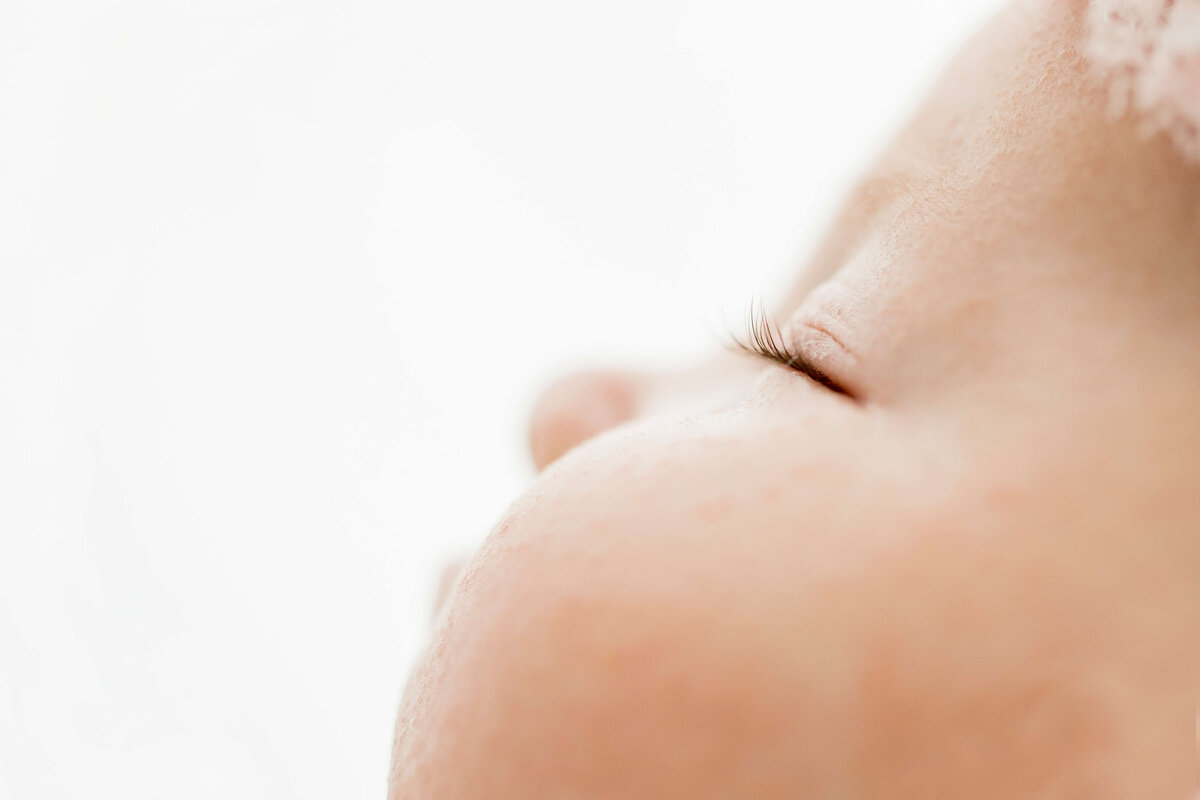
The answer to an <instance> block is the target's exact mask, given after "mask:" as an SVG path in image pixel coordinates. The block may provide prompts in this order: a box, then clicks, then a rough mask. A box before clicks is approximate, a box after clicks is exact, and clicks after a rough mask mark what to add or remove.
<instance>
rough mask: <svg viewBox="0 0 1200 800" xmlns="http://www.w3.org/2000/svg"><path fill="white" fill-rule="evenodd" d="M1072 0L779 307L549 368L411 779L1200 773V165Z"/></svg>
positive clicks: (742, 792)
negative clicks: (751, 352)
mask: <svg viewBox="0 0 1200 800" xmlns="http://www.w3.org/2000/svg"><path fill="white" fill-rule="evenodd" d="M1085 17H1086V4H1084V3H1070V2H1050V1H1049V0H1032V1H1031V2H1022V3H1018V4H1015V5H1013V6H1011V7H1009V8H1008V9H1006V10H1005V11H1004V12H1003V13H1002V14H1001V15H1000V16H998V17H997V18H996V19H995V20H993V22H992V23H991V24H990V25H989V26H987V28H986V29H985V30H984V31H983V32H981V33H980V34H979V35H978V36H977V37H976V38H975V40H974V41H972V42H971V43H970V44H969V45H968V46H967V47H966V48H965V50H964V52H963V54H962V55H961V56H960V57H959V58H958V59H957V60H956V61H955V62H954V63H952V64H951V65H950V66H949V67H948V68H947V70H946V72H945V74H944V76H943V78H942V80H941V81H940V82H939V83H938V85H937V86H936V87H935V88H934V89H933V91H932V92H931V94H930V96H929V97H928V98H927V100H926V102H925V103H924V104H923V106H922V107H921V109H920V110H919V112H918V113H917V114H916V115H915V116H914V118H913V121H912V122H911V123H910V124H909V125H908V126H907V127H906V128H905V129H904V130H903V131H902V132H901V133H900V135H899V136H898V137H897V138H896V140H895V141H894V142H893V144H892V145H891V146H890V147H889V148H888V149H887V151H886V152H885V153H884V154H883V155H882V156H881V157H880V158H879V160H878V161H877V163H876V164H875V165H874V166H873V168H872V169H871V170H869V172H868V173H867V176H866V177H865V178H864V180H863V181H862V182H861V184H860V185H859V186H858V187H857V188H856V189H855V191H854V192H853V193H852V195H851V197H850V199H849V200H848V201H847V203H846V204H845V206H844V208H843V210H842V212H841V213H840V214H839V215H838V217H837V219H836V220H835V222H834V224H833V226H832V228H831V231H830V233H829V235H828V237H827V239H826V241H825V242H824V244H823V245H822V246H821V247H820V248H819V250H818V252H817V253H816V254H815V255H814V257H813V258H812V259H811V260H810V261H809V263H808V264H806V265H805V267H804V269H803V270H801V271H800V275H801V277H800V278H799V279H798V282H797V284H796V287H795V290H794V291H793V292H792V293H791V295H790V297H789V298H788V299H787V301H786V302H784V303H782V304H781V306H780V307H779V308H778V318H779V319H780V320H781V321H782V322H784V324H785V329H786V333H785V335H786V336H787V337H789V341H791V342H792V343H793V344H794V345H795V346H796V347H797V348H799V349H801V350H803V351H804V352H805V353H806V354H807V355H809V356H810V357H811V358H812V359H813V360H815V361H817V362H818V363H819V364H820V365H821V366H822V368H823V369H824V370H825V371H826V372H827V373H828V374H829V375H831V376H832V377H834V378H835V379H836V380H837V382H838V383H840V384H841V385H842V386H844V387H846V388H848V389H849V390H851V392H852V394H853V397H852V398H850V397H846V396H844V395H840V394H836V393H833V392H831V391H829V390H828V389H826V388H824V387H823V386H820V385H818V384H816V383H814V382H813V381H811V380H810V379H809V378H807V377H805V376H803V375H800V374H798V373H796V372H793V371H790V370H789V369H787V368H785V367H783V366H778V365H773V364H768V363H766V362H759V361H754V360H752V359H750V358H746V357H742V356H738V355H734V354H723V355H720V356H717V357H714V358H713V359H712V361H711V362H709V363H706V364H704V365H702V366H699V367H696V368H694V369H690V370H682V371H680V372H678V373H674V374H646V373H621V372H592V373H584V374H581V375H578V376H574V377H572V378H568V379H565V380H564V381H563V382H561V383H560V384H558V385H556V386H555V387H552V388H551V389H550V390H549V391H548V392H547V393H546V395H545V397H544V398H543V400H542V402H541V403H540V404H539V406H538V410H537V413H536V415H535V418H534V420H533V426H532V433H531V444H532V450H533V453H534V456H535V459H536V460H537V462H538V465H539V467H544V468H545V469H544V471H543V472H542V474H541V476H540V477H539V479H538V481H537V482H536V483H535V484H534V486H533V487H532V488H531V489H530V491H529V492H528V493H527V494H526V495H525V496H524V497H522V498H521V499H520V500H519V501H517V503H516V504H515V505H514V506H513V508H512V509H511V511H510V513H509V514H508V515H507V516H506V518H505V519H504V520H502V521H501V523H500V524H499V525H498V526H497V527H496V529H495V530H494V531H493V532H492V533H491V535H490V536H489V538H488V539H487V541H486V543H485V544H484V546H483V547H482V549H481V550H480V552H479V553H477V554H476V555H475V556H474V558H473V559H472V560H471V561H470V563H469V564H468V565H467V567H466V569H465V570H464V572H463V575H462V577H461V578H460V579H459V580H458V582H457V583H456V585H455V587H454V589H453V591H452V593H451V596H450V599H449V601H448V605H447V609H446V611H445V613H444V614H443V615H442V618H441V622H440V625H439V627H438V629H437V631H436V634H435V636H434V641H433V642H432V645H431V647H430V649H429V651H428V653H427V655H426V657H425V658H424V660H423V661H422V663H421V664H420V666H419V667H418V669H417V671H416V673H415V674H414V676H413V678H412V680H411V682H410V684H409V688H408V691H407V693H406V696H405V699H404V701H403V704H402V707H401V710H400V715H399V719H398V723H397V730H396V743H395V751H394V760H393V765H392V774H391V781H390V797H391V798H393V800H401V799H403V800H466V799H467V798H472V799H475V798H490V799H492V800H506V799H508V798H512V799H514V800H515V798H596V799H597V800H610V799H611V800H617V799H618V798H619V799H620V800H634V799H636V798H676V797H678V798H689V799H690V800H696V799H699V798H757V799H758V800H772V799H773V798H805V800H818V799H823V798H829V799H830V800H833V799H835V798H836V799H837V800H885V799H887V800H901V799H904V800H917V799H918V798H920V799H921V800H938V799H940V798H946V799H947V800H949V799H950V798H953V799H954V800H960V799H961V798H972V799H973V800H992V799H995V800H999V799H1000V798H1005V799H1006V800H1012V799H1013V798H1039V799H1043V798H1063V799H1064V800H1066V798H1080V799H1082V798H1087V799H1088V800H1106V799H1108V798H1113V799H1114V800H1115V799H1117V798H1129V800H1135V799H1136V800H1188V798H1190V797H1192V796H1194V794H1195V792H1196V789H1197V787H1198V786H1200V767H1198V763H1197V762H1198V758H1197V752H1196V700H1197V689H1198V687H1200V492H1198V491H1197V490H1196V478H1197V476H1198V475H1200V413H1198V412H1197V409H1200V369H1198V367H1200V175H1197V174H1196V172H1194V171H1191V170H1190V169H1189V168H1188V167H1187V166H1186V165H1185V164H1184V162H1183V161H1182V159H1181V158H1180V157H1179V155H1178V153H1177V152H1176V151H1175V150H1174V149H1173V148H1172V146H1171V145H1170V144H1169V143H1168V142H1166V141H1165V140H1151V141H1145V140H1143V139H1142V138H1141V137H1140V136H1139V134H1138V132H1137V130H1136V126H1135V124H1134V123H1132V122H1128V121H1116V122H1114V121H1112V120H1111V118H1110V117H1109V116H1108V114H1107V113H1106V112H1107V99H1108V96H1107V91H1106V88H1105V87H1104V86H1103V85H1102V84H1101V83H1100V82H1099V81H1098V79H1097V78H1096V77H1095V75H1094V73H1093V72H1091V71H1090V70H1089V68H1088V66H1087V65H1086V64H1085V63H1084V61H1083V58H1082V56H1081V55H1080V52H1081V49H1082V45H1083V42H1084V40H1085V36H1086V24H1085V22H1086V20H1085Z"/></svg>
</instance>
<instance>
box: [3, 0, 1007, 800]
mask: <svg viewBox="0 0 1200 800" xmlns="http://www.w3.org/2000/svg"><path fill="white" fill-rule="evenodd" d="M995 6H996V2H995V1H994V0H928V1H927V2H916V1H915V0H914V1H913V2H897V1H896V0H869V1H868V0H861V1H860V2H855V3H833V2H823V3H817V2H795V1H794V0H793V1H792V2H782V1H780V0H741V1H740V2H737V3H733V2H714V1H710V0H694V1H688V2H684V1H682V0H680V1H679V2H671V1H669V0H637V1H636V2H632V1H626V0H619V1H618V2H607V3H563V2H548V0H513V2H508V3H498V2H482V1H481V0H437V2H434V1H433V0H400V2H383V0H337V1H336V2H334V0H291V1H290V2H280V1H279V0H204V2H199V1H197V2H164V1H163V0H140V1H138V2H134V1H132V0H127V1H122V0H87V1H86V2H83V1H82V0H80V1H79V2H62V1H61V0H5V1H4V3H3V4H2V5H0V797H4V798H14V800H15V799H18V798H79V797H90V798H109V797H112V798H126V799H128V798H135V799H136V798H166V797H169V798H179V799H183V800H187V799H189V798H211V797H222V798H329V797H338V798H382V796H383V794H384V790H385V780H386V774H387V765H388V753H389V745H390V739H391V724H392V718H393V715H394V713H395V710H396V705H397V702H398V699H399V695H400V691H401V687H402V685H403V683H404V680H405V676H406V673H407V671H408V669H409V667H410V666H411V664H412V662H413V659H414V658H415V656H416V654H417V653H418V652H419V648H420V646H421V643H422V641H423V639H424V637H425V636H426V635H427V633H428V627H427V621H426V620H427V617H428V614H429V610H430V602H431V597H432V595H433V593H434V591H435V587H436V584H437V578H438V573H439V570H440V566H441V564H442V562H443V561H445V560H447V559H449V558H453V557H454V556H456V555H459V554H463V553H467V552H469V551H470V549H471V548H472V547H473V546H475V545H476V544H477V543H478V542H479V541H480V540H481V539H482V538H483V537H484V536H485V535H486V533H487V532H488V530H489V528H490V527H491V526H492V524H493V523H494V522H495V521H496V520H497V519H498V518H499V517H500V515H501V514H502V513H503V511H504V509H505V507H506V506H507V505H508V503H509V502H511V501H512V500H513V499H514V498H515V497H516V496H517V495H518V494H519V493H520V492H521V491H522V488H523V487H524V486H525V485H527V483H528V482H529V481H530V479H531V477H532V468H531V466H530V463H529V461H528V457H527V455H526V451H525V439H524V436H525V422H526V418H527V415H528V413H529V411H530V408H531V404H532V402H533V399H534V398H535V397H536V394H537V390H538V389H539V387H541V386H543V385H544V384H545V382H546V381H547V380H548V379H549V378H551V377H552V376H553V375H555V374H556V373H557V372H559V371H561V370H564V369H568V368H571V367H575V366H579V365H583V364H588V363H592V362H593V361H594V360H595V359H601V360H609V359H612V358H617V359H620V358H622V357H631V358H637V359H650V360H652V361H654V362H655V363H665V364H671V363H682V362H684V361H686V360H688V359H691V358H693V357H695V356H697V355H699V354H701V353H703V352H704V351H705V350H706V349H707V348H710V347H712V346H713V343H714V339H713V336H714V332H715V331H716V332H719V331H720V329H721V325H722V324H723V323H724V322H726V321H733V322H734V323H739V322H740V321H741V320H742V318H743V316H744V313H745V311H744V309H745V307H746V305H747V304H748V302H749V301H750V300H751V298H753V297H755V296H766V297H770V296H772V295H773V294H774V293H776V292H778V291H779V290H780V289H781V288H782V287H783V286H785V285H786V283H787V282H788V276H789V274H790V271H791V270H794V269H795V266H796V265H797V263H799V260H800V259H799V257H800V255H801V254H802V253H803V252H804V250H805V248H806V247H808V246H810V245H811V243H812V242H813V240H814V239H815V237H816V235H817V234H818V233H819V232H820V229H821V227H822V226H823V224H824V223H825V221H826V220H827V218H828V216H829V214H830V213H831V211H832V210H833V208H834V205H835V204H836V202H837V201H838V199H839V197H840V195H841V193H842V192H843V191H844V190H845V188H846V186H847V183H848V181H849V180H850V179H851V178H852V177H853V176H854V174H855V173H856V172H857V170H858V169H859V168H861V167H862V165H863V164H864V163H865V162H866V161H867V160H868V158H869V157H870V156H871V154H872V153H873V151H874V149H875V148H876V147H877V146H878V145H879V144H880V143H881V142H882V141H883V140H884V139H885V137H886V135H887V134H888V133H889V131H891V130H892V129H893V128H894V127H895V125H896V124H897V123H898V122H899V121H900V120H901V118H902V114H903V112H904V111H905V110H906V109H907V108H909V106H910V105H911V104H912V103H913V102H914V100H915V98H916V97H917V95H918V94H919V92H920V90H921V89H922V87H923V86H924V85H925V83H926V82H927V81H928V79H929V78H930V77H931V74H932V72H933V71H934V70H935V69H936V67H937V66H938V65H940V64H941V63H942V62H943V61H944V60H945V58H946V57H947V55H948V54H949V52H950V51H951V49H952V48H953V47H954V46H955V45H956V44H957V43H959V42H960V41H961V40H962V39H963V37H964V36H965V35H967V34H968V32H969V31H970V30H971V28H972V27H973V26H974V25H976V24H977V23H978V22H979V21H980V20H981V19H982V18H983V16H984V15H986V14H987V13H988V12H989V11H990V10H992V9H993V8H994V7H995Z"/></svg>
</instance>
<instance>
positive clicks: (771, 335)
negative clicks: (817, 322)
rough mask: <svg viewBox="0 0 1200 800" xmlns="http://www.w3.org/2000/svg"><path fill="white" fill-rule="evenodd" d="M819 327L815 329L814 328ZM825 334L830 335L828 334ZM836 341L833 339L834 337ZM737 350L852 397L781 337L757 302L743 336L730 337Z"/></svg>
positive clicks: (751, 309) (794, 346)
mask: <svg viewBox="0 0 1200 800" xmlns="http://www.w3.org/2000/svg"><path fill="white" fill-rule="evenodd" d="M815 330H819V329H815ZM826 336H829V338H830V339H833V336H832V334H829V333H828V332H826ZM834 341H835V342H836V339H834ZM733 344H734V346H735V348H736V349H737V350H740V351H742V352H745V353H749V354H750V355H754V356H758V357H761V358H765V359H767V360H768V361H773V362H775V363H777V364H780V365H782V366H784V367H787V368H788V369H790V370H793V371H795V372H799V373H802V374H803V375H805V376H806V377H808V378H809V379H810V380H812V381H813V382H814V383H817V384H820V385H821V386H823V387H824V388H826V389H828V390H829V391H832V392H835V393H837V394H841V395H845V396H846V397H849V398H851V399H854V393H853V392H851V391H850V390H848V389H846V388H845V387H844V386H842V385H841V384H840V383H839V382H838V381H837V380H835V379H834V378H833V377H832V376H831V375H830V374H829V373H828V372H827V371H826V370H824V369H823V368H822V367H821V366H820V365H819V364H817V363H816V362H815V361H814V360H813V359H812V358H811V357H809V356H808V355H807V354H806V353H805V351H804V350H803V349H802V348H800V347H797V346H796V345H795V344H794V339H793V337H785V336H784V335H783V334H782V333H781V332H780V330H779V327H778V326H777V325H776V324H775V323H774V321H773V320H772V319H771V317H770V316H769V315H768V314H767V313H766V311H765V310H764V309H763V308H762V306H761V305H760V304H753V303H752V304H751V306H750V312H749V319H748V324H747V336H746V337H744V338H743V337H739V336H734V337H733Z"/></svg>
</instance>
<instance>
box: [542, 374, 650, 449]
mask: <svg viewBox="0 0 1200 800" xmlns="http://www.w3.org/2000/svg"><path fill="white" fill-rule="evenodd" d="M636 410H637V393H636V387H635V382H634V380H633V379H632V377H630V376H629V375H626V374H624V373H620V372H584V373H578V374H575V375H570V376H568V377H566V378H563V379H561V380H559V381H557V382H556V383H554V384H552V385H551V386H550V387H549V388H548V389H547V390H546V391H545V392H544V393H543V394H542V396H541V398H540V399H539V400H538V402H537V405H536V406H535V408H534V411H533V416H532V419H531V420H530V425H529V451H530V454H531V455H532V456H533V462H534V464H535V466H536V467H537V468H538V469H539V470H540V469H544V468H545V467H546V466H547V465H549V464H550V463H551V462H553V461H555V460H557V459H558V458H560V457H561V456H562V455H564V454H565V453H566V452H567V451H568V450H571V449H572V448H574V447H576V446H578V445H580V444H582V443H583V442H585V441H587V440H588V439H591V438H592V437H593V436H596V435H598V434H600V433H603V432H604V431H606V430H608V429H609V428H613V427H615V426H617V425H620V424H621V423H623V422H626V421H628V420H630V419H632V418H633V416H634V414H635V413H636Z"/></svg>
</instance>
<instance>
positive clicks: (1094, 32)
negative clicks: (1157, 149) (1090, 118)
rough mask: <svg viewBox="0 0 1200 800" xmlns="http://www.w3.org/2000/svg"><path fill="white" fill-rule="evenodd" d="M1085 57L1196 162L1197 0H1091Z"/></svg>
mask: <svg viewBox="0 0 1200 800" xmlns="http://www.w3.org/2000/svg"><path fill="white" fill-rule="evenodd" d="M1088 23H1089V26H1090V29H1091V30H1090V36H1089V41H1088V45H1087V55H1088V57H1089V58H1090V59H1091V61H1092V63H1093V64H1095V65H1096V66H1097V67H1098V68H1099V70H1100V71H1101V72H1102V73H1103V75H1104V76H1105V77H1106V78H1107V79H1108V81H1109V83H1110V85H1111V87H1112V89H1111V91H1112V102H1113V113H1114V114H1116V115H1121V114H1125V113H1128V112H1130V111H1133V112H1135V113H1137V114H1138V115H1139V116H1140V117H1141V120H1142V126H1143V130H1144V131H1145V133H1146V134H1147V135H1153V134H1156V133H1165V134H1166V135H1167V136H1169V137H1170V139H1171V140H1172V141H1173V142H1174V143H1175V145H1176V146H1177V147H1178V148H1179V150H1180V152H1182V153H1183V155H1184V156H1185V157H1186V158H1187V159H1189V160H1190V161H1191V162H1192V163H1194V164H1196V165H1197V166H1200V0H1091V7H1090V9H1089V18H1088Z"/></svg>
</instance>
